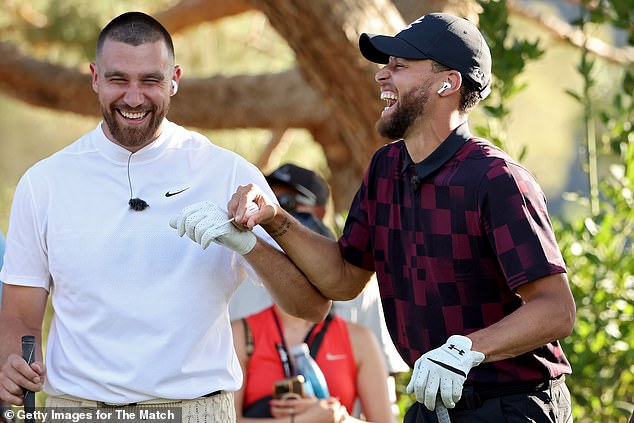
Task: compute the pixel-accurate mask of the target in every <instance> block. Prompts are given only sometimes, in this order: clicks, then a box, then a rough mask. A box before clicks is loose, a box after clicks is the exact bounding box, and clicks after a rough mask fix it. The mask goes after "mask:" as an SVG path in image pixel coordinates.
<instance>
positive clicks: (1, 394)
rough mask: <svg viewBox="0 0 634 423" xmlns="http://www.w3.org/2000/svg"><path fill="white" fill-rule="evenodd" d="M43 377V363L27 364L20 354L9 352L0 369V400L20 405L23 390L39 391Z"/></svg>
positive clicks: (44, 371)
mask: <svg viewBox="0 0 634 423" xmlns="http://www.w3.org/2000/svg"><path fill="white" fill-rule="evenodd" d="M45 379H46V366H45V365H44V363H42V362H39V361H36V362H34V363H33V364H31V366H29V365H28V364H27V362H26V361H25V360H24V359H23V358H22V356H20V355H18V354H11V355H9V357H8V358H7V361H6V362H5V363H4V364H3V365H2V368H1V369H0V400H2V401H5V402H7V403H9V404H12V405H22V404H23V403H24V391H25V390H28V391H32V392H39V391H41V390H42V385H43V384H44V380H45Z"/></svg>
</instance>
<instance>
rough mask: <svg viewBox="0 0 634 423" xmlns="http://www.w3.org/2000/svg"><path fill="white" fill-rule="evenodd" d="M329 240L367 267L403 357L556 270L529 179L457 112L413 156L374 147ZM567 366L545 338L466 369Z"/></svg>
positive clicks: (514, 372)
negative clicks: (336, 236) (454, 124)
mask: <svg viewBox="0 0 634 423" xmlns="http://www.w3.org/2000/svg"><path fill="white" fill-rule="evenodd" d="M339 244H340V248H341V250H342V252H343V254H344V257H345V258H346V260H347V261H349V262H350V263H352V264H354V265H356V266H358V267H362V268H364V269H367V270H371V271H376V273H377V278H378V280H379V286H380V288H381V297H382V300H383V308H384V311H385V317H386V321H387V325H388V328H389V331H390V333H391V335H392V339H393V340H394V343H395V344H396V346H397V348H398V350H399V352H400V354H401V356H402V357H403V359H404V360H405V361H406V362H407V363H408V364H409V365H410V366H413V364H414V362H415V361H416V359H418V357H420V356H421V354H423V353H425V352H427V351H429V350H431V349H433V348H436V347H438V346H440V345H442V344H443V343H445V341H446V340H447V338H448V337H449V336H450V335H453V334H462V335H466V334H469V333H471V332H474V331H477V330H479V329H482V328H484V327H487V326H490V325H492V324H493V323H495V322H497V321H499V320H501V319H502V318H503V317H504V316H507V315H508V314H510V313H512V312H513V311H514V310H516V309H517V308H518V307H519V306H520V305H521V301H520V299H519V298H518V297H517V296H516V295H515V294H514V290H515V289H517V288H518V287H519V286H521V285H522V284H525V283H527V282H530V281H533V280H535V279H538V278H542V277H545V276H548V275H552V274H556V273H563V272H565V265H564V261H563V258H562V256H561V253H560V251H559V248H558V246H557V243H556V241H555V237H554V234H553V230H552V227H551V224H550V220H549V218H548V213H547V210H546V200H545V198H544V195H543V193H542V192H541V189H540V187H539V186H538V184H537V182H536V181H535V179H534V178H533V176H532V175H531V174H530V173H529V172H528V171H527V170H526V169H525V168H523V167H522V166H520V165H519V164H517V163H516V162H514V161H513V160H512V159H511V158H510V157H509V156H508V155H507V154H506V153H504V152H503V151H501V150H500V149H498V148H496V147H494V146H493V145H491V144H490V143H489V142H487V141H486V140H482V139H478V138H473V137H472V136H471V135H470V133H469V128H468V126H467V124H463V125H462V126H460V127H459V128H458V129H456V130H455V131H454V132H453V133H452V134H451V135H450V136H449V137H448V138H447V139H446V140H445V141H444V142H443V144H441V146H440V147H439V148H438V149H436V150H435V151H434V152H433V153H432V154H431V155H430V156H429V157H428V158H426V159H425V160H424V161H422V162H420V163H418V164H414V163H413V162H412V160H411V158H410V157H409V154H408V152H407V149H406V147H405V143H404V142H403V141H397V142H394V143H391V144H388V145H386V146H384V147H382V148H381V149H379V150H378V151H377V152H376V154H375V155H374V157H373V159H372V162H371V164H370V166H369V168H368V169H367V171H366V175H365V177H364V180H363V183H362V185H361V187H360V189H359V191H358V192H357V194H356V197H355V199H354V201H353V204H352V206H351V209H350V214H349V216H348V219H347V221H346V226H345V229H344V233H343V236H342V237H341V239H340V240H339ZM570 371H571V370H570V365H569V363H568V361H567V359H566V357H565V355H564V353H563V351H562V350H561V347H560V345H559V343H558V342H554V343H551V344H548V345H546V346H544V347H542V348H540V349H538V350H535V351H533V352H531V353H529V354H524V355H521V356H519V357H516V358H513V359H508V360H503V361H498V362H494V363H485V364H482V365H480V366H478V367H476V368H474V369H473V370H472V371H471V372H470V373H469V379H470V380H471V381H473V382H477V383H480V382H482V383H500V382H515V381H523V380H526V381H529V380H530V381H532V380H537V379H540V380H541V379H544V378H548V377H555V376H558V375H560V374H562V373H570Z"/></svg>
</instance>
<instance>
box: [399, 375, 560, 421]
mask: <svg viewBox="0 0 634 423" xmlns="http://www.w3.org/2000/svg"><path fill="white" fill-rule="evenodd" d="M463 396H464V394H463ZM461 402H462V403H463V404H461V403H460V402H459V406H460V405H461V406H462V408H461V409H450V410H449V417H450V418H451V423H478V422H482V423H523V422H536V423H572V406H571V404H570V392H569V391H568V387H567V386H566V383H565V382H564V381H563V376H562V380H555V381H551V382H550V383H546V386H545V387H543V388H542V389H540V390H536V391H533V392H524V393H513V394H512V395H501V396H496V397H493V398H486V399H484V400H482V401H478V402H477V404H469V405H468V406H464V401H463V399H461ZM437 422H438V419H437V418H436V412H435V411H429V410H428V409H427V408H426V407H425V406H424V405H423V404H421V403H418V402H416V403H414V405H412V406H411V407H410V409H409V410H407V413H406V414H405V418H404V419H403V423H437Z"/></svg>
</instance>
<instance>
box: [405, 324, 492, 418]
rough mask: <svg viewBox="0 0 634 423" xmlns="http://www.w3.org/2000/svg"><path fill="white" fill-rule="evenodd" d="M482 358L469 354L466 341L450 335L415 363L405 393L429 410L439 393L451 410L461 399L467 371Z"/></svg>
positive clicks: (476, 353) (476, 354)
mask: <svg viewBox="0 0 634 423" xmlns="http://www.w3.org/2000/svg"><path fill="white" fill-rule="evenodd" d="M484 357H485V356H484V354H482V353H481V352H477V351H471V340H470V339H469V338H467V337H466V336H461V335H452V336H450V337H449V339H448V340H447V342H445V344H444V345H442V346H441V347H438V348H436V349H435V350H431V351H429V352H427V353H426V354H423V355H422V356H420V358H419V359H418V360H416V364H415V365H414V371H413V372H412V378H411V379H410V381H409V384H408V385H407V388H406V391H407V393H408V394H411V393H412V392H414V393H415V394H416V400H418V402H421V403H423V404H425V407H427V408H428V409H429V410H432V411H433V410H434V408H435V407H436V396H437V395H438V393H439V392H438V391H439V390H440V397H441V399H442V402H443V403H444V404H445V407H447V408H454V407H455V406H456V402H457V401H458V400H459V399H460V397H461V396H462V386H463V384H464V382H465V380H466V379H467V374H468V373H469V370H471V369H472V368H474V367H475V366H477V365H478V364H480V363H481V362H482V360H484Z"/></svg>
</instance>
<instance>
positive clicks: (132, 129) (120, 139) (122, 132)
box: [100, 104, 167, 149]
mask: <svg viewBox="0 0 634 423" xmlns="http://www.w3.org/2000/svg"><path fill="white" fill-rule="evenodd" d="M100 107H101V114H102V115H103V120H104V122H105V123H106V125H107V126H108V130H109V131H110V134H111V135H112V137H113V138H114V140H115V141H116V142H117V143H118V144H119V145H121V146H123V147H126V148H134V149H137V148H142V147H144V146H146V145H147V144H149V142H150V141H152V140H153V139H154V138H155V137H156V133H157V131H158V128H159V127H160V126H161V123H162V122H163V119H164V118H165V116H166V115H167V106H157V105H154V104H153V105H151V107H150V109H149V110H147V108H146V107H136V108H132V107H128V106H126V105H125V104H121V105H117V104H111V105H110V106H106V105H104V104H101V106H100ZM117 110H123V111H126V112H140V111H143V110H146V111H148V112H149V114H150V121H149V122H148V123H147V124H146V125H144V126H124V125H122V124H121V123H120V122H119V120H118V119H117V117H116V114H118V113H119V112H118V111H117Z"/></svg>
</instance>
